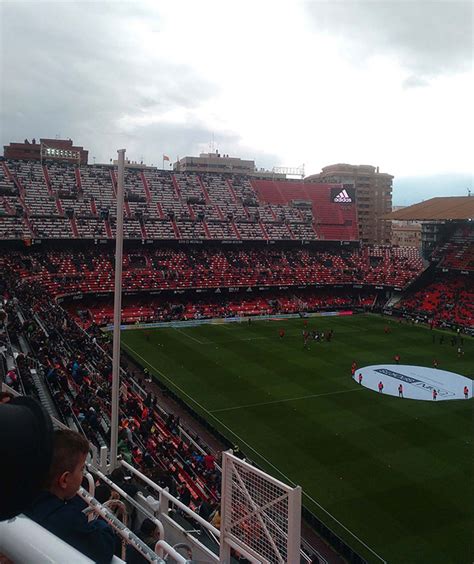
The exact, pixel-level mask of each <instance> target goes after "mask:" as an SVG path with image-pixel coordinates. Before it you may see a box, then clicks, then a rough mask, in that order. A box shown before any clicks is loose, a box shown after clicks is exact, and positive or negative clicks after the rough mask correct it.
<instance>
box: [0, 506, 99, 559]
mask: <svg viewBox="0 0 474 564" xmlns="http://www.w3.org/2000/svg"><path fill="white" fill-rule="evenodd" d="M0 553H1V554H3V555H5V556H7V557H8V558H9V559H10V560H11V561H12V562H15V564H31V563H32V562H34V563H35V564H52V563H57V564H60V563H63V562H68V563H69V564H88V563H91V564H92V560H91V559H90V558H88V557H87V556H84V554H81V553H80V552H79V551H77V550H76V549H75V548H73V547H72V546H69V545H68V544H67V543H65V542H64V541H62V540H61V539H59V538H58V537H56V536H55V535H53V534H52V533H50V532H49V531H47V530H46V529H44V528H43V527H41V525H38V523H35V522H34V521H31V520H30V519H28V517H25V516H24V515H20V516H19V517H16V518H15V519H12V520H10V521H3V522H0Z"/></svg>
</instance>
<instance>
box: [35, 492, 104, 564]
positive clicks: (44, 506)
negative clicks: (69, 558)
mask: <svg viewBox="0 0 474 564" xmlns="http://www.w3.org/2000/svg"><path fill="white" fill-rule="evenodd" d="M83 508H84V505H83V502H82V500H81V499H80V498H79V497H77V496H76V497H74V498H73V499H71V500H68V501H63V500H61V499H59V498H58V497H56V496H55V495H53V494H51V493H49V492H43V493H41V495H40V496H39V497H38V498H37V499H36V500H35V502H34V503H33V504H32V505H31V507H30V508H29V509H28V510H27V511H25V514H26V515H27V516H28V517H29V518H30V519H32V520H33V521H36V523H38V524H39V525H41V526H42V527H44V528H45V529H47V530H48V531H50V532H51V533H53V534H55V535H56V536H57V537H59V538H60V539H62V540H63V541H65V542H67V543H68V544H70V545H71V546H73V547H74V548H76V549H77V550H79V552H82V553H83V554H85V555H86V556H88V557H89V558H91V559H92V560H94V561H95V562H98V563H99V564H109V562H110V561H111V560H112V557H113V555H114V542H115V537H114V533H113V531H112V529H111V528H110V527H109V526H108V525H107V523H106V522H105V521H102V520H101V519H97V520H95V521H92V522H90V523H89V522H88V521H87V517H86V516H85V515H84V513H82V509H83Z"/></svg>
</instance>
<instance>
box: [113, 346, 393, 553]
mask: <svg viewBox="0 0 474 564" xmlns="http://www.w3.org/2000/svg"><path fill="white" fill-rule="evenodd" d="M122 344H123V345H124V346H125V348H127V349H128V350H129V351H130V352H132V354H134V355H135V356H137V357H138V358H140V359H141V360H142V361H143V362H144V363H145V364H147V365H148V366H149V367H150V368H151V369H152V370H154V371H155V372H157V373H158V374H159V375H160V376H162V377H163V378H164V379H165V380H167V381H168V382H169V383H170V384H171V386H172V387H173V388H175V389H176V390H179V392H181V394H183V396H186V397H187V398H188V399H190V400H191V401H192V403H194V404H195V405H197V406H198V407H199V409H201V410H202V411H203V412H204V413H207V414H208V415H209V416H210V417H212V419H214V420H215V421H217V423H219V425H221V426H222V427H223V428H224V429H226V430H227V431H228V432H229V433H230V434H231V435H233V436H234V437H235V438H236V439H237V440H238V441H240V442H241V443H242V444H243V445H245V446H246V447H247V448H248V449H250V450H251V451H252V452H253V453H255V454H256V455H257V456H258V458H260V460H263V461H264V462H265V463H266V464H268V466H270V467H271V468H273V469H274V470H275V471H276V472H278V474H280V476H283V478H285V480H287V482H288V483H289V484H291V485H293V486H296V485H297V484H295V482H293V480H291V479H290V478H289V477H288V476H287V475H286V474H284V473H283V472H282V471H281V470H279V469H278V468H277V467H276V466H275V465H274V464H272V463H271V462H270V461H269V460H268V459H267V458H265V457H264V456H263V455H261V454H260V453H259V452H258V451H257V450H255V449H254V448H253V446H251V445H249V443H248V442H247V441H244V440H243V439H242V438H241V437H240V436H239V435H237V433H235V432H234V431H232V429H231V428H230V427H228V426H227V425H226V424H225V423H223V422H222V421H221V420H220V419H219V418H218V417H216V416H215V415H214V414H213V413H212V412H210V411H209V410H208V409H206V408H205V407H204V406H203V405H202V404H200V403H199V402H198V401H196V400H195V399H194V398H193V397H192V396H190V395H189V394H188V393H187V392H185V391H184V390H183V389H182V388H180V387H179V386H178V385H177V384H176V383H175V382H173V380H171V378H169V377H168V376H166V374H165V373H164V372H162V371H161V370H160V369H159V368H156V366H154V365H153V364H151V363H149V362H148V360H146V359H145V358H143V356H142V355H141V354H139V353H137V352H136V351H135V349H134V348H133V347H131V346H130V345H127V343H124V342H123V341H122ZM347 391H350V390H347ZM303 495H304V496H305V497H306V498H308V499H309V500H311V501H312V502H313V503H314V504H315V505H316V506H317V507H319V509H321V511H323V512H324V513H325V514H326V515H328V516H329V517H330V518H331V519H332V520H333V521H334V522H335V523H337V524H338V525H339V526H340V527H341V528H342V529H344V531H346V532H347V533H349V534H350V535H351V536H352V537H353V538H354V539H356V540H357V542H359V543H360V544H361V545H362V546H363V547H364V548H366V549H367V550H368V551H369V552H370V553H371V554H373V555H374V556H376V557H377V558H378V559H379V560H380V562H382V563H383V564H387V561H386V560H384V559H383V558H382V557H381V556H379V555H378V554H377V553H376V552H375V551H374V550H372V549H371V548H370V546H368V545H367V544H365V542H364V541H363V540H362V539H360V538H359V537H358V536H357V535H356V534H355V533H353V532H352V531H351V530H350V529H348V528H347V527H346V526H345V525H343V524H342V523H341V522H340V521H339V520H338V519H336V517H334V515H332V514H331V513H329V511H328V510H327V509H325V508H324V507H323V506H322V505H321V504H320V503H318V502H317V501H316V500H315V499H313V498H312V497H311V496H310V495H308V494H306V493H305V492H304V491H303Z"/></svg>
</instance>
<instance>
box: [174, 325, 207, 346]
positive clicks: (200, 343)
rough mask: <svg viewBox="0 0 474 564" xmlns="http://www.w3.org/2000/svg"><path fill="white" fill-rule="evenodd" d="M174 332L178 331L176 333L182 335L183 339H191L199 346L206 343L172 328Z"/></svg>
mask: <svg viewBox="0 0 474 564" xmlns="http://www.w3.org/2000/svg"><path fill="white" fill-rule="evenodd" d="M174 330H175V331H178V333H181V335H184V336H185V337H188V339H192V340H193V341H194V342H196V343H198V344H199V345H207V344H208V343H205V342H204V341H200V340H199V339H196V338H195V337H193V336H192V335H188V334H187V333H185V332H184V331H182V330H181V329H178V328H177V327H174Z"/></svg>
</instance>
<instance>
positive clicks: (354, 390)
mask: <svg viewBox="0 0 474 564" xmlns="http://www.w3.org/2000/svg"><path fill="white" fill-rule="evenodd" d="M361 389H362V388H354V389H352V390H338V391H337V392H325V393H323V394H311V395H309V396H299V397H297V398H286V399H281V400H273V401H262V402H260V403H248V404H246V405H236V406H235V407H223V408H222V409H212V410H211V411H210V412H209V413H218V412H221V411H233V410H234V409H244V408H245V407H259V406H262V405H271V404H275V403H285V402H287V401H297V400H304V399H310V398H320V397H321V396H333V395H334V394H347V393H348V392H360V391H361Z"/></svg>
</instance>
